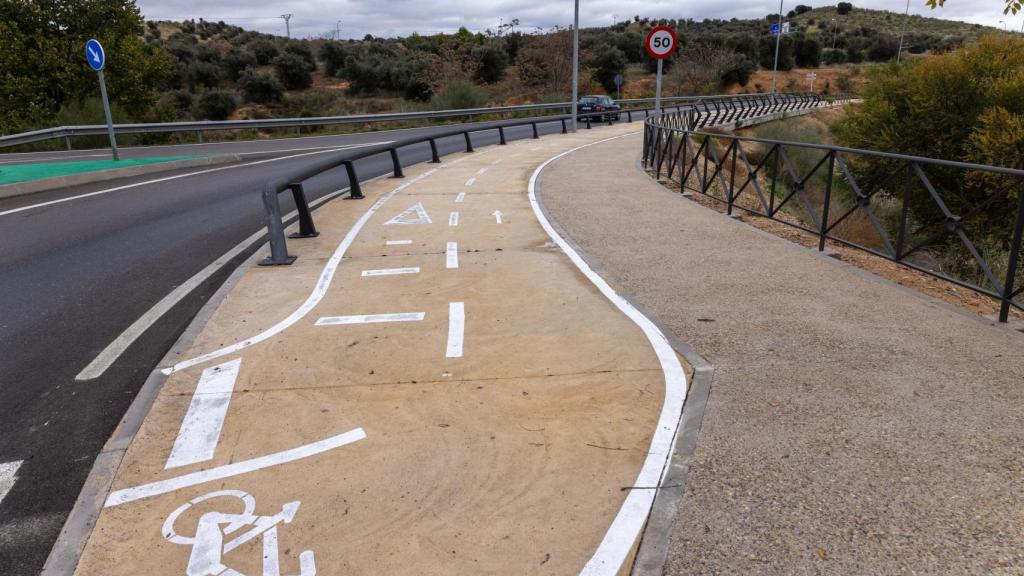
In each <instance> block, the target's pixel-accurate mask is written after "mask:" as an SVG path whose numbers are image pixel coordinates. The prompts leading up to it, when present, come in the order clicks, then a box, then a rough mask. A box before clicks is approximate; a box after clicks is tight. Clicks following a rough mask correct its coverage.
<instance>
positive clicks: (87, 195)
mask: <svg viewBox="0 0 1024 576" xmlns="http://www.w3.org/2000/svg"><path fill="white" fill-rule="evenodd" d="M388 143H389V142H373V144H388ZM369 145H370V144H359V145H353V146H342V147H338V148H327V149H325V150H318V151H316V152H305V153H303V154H292V155H291V156H281V157H280V158H268V159H266V160H255V161H253V162H246V163H244V164H235V165H234V166H221V167H219V168H207V169H205V170H198V171H196V172H188V173H186V174H176V175H174V176H164V177H163V178H156V179H153V180H145V181H143V182H135V183H134V184H125V185H123V186H115V187H113V188H107V189H105V190H97V191H95V192H87V193H85V194H77V195H75V196H69V197H67V198H58V199H57V200H50V201H48V202H40V203H39V204H30V205H28V206H22V207H21V208H12V209H11V210H5V211H3V212H0V216H7V215H8V214H16V213H18V212H24V211H25V210H32V209H33V208H43V207H45V206H52V205H54V204H62V203H64V202H71V201H72V200H81V199H82V198H90V197H92V196H100V195H102V194H109V193H111V192H119V191H121V190H127V189H129V188H137V187H139V186H146V185H147V184H159V183H160V182H168V181H170V180H178V179H179V178H188V177H189V176H200V175H202V174H210V173H212V172H220V171H222V170H234V169H236V168H247V167H249V166H256V165H258V164H266V163H268V162H279V161H281V160H290V159H292V158H301V157H303V156H311V155H314V154H323V153H325V152H334V151H337V150H346V149H349V148H359V147H362V146H369Z"/></svg>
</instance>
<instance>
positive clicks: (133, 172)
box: [0, 154, 242, 198]
mask: <svg viewBox="0 0 1024 576" xmlns="http://www.w3.org/2000/svg"><path fill="white" fill-rule="evenodd" d="M241 159H242V156H241V155H239V154H221V155H217V156H204V157H202V158H187V159H184V160H171V161H170V162H156V163H153V164H143V165H140V166H129V167H127V168H113V169H110V170H95V171H92V172H82V173H79V174H69V175H67V176H57V177H56V178H44V179H42V180H31V181H29V182H18V183H17V184H4V185H2V186H0V198H13V197H15V196H26V195H28V194H35V193H37V192H46V191H48V190H59V189H61V188H69V187H71V186H78V185H81V184H91V183H93V182H105V181H107V180H116V179H118V178H128V177H131V176H142V175H144V174H153V173H155V172H165V171H168V170H177V169H180V168H195V167H197V166H215V165H218V164H227V163H230V162H237V161H239V160H241Z"/></svg>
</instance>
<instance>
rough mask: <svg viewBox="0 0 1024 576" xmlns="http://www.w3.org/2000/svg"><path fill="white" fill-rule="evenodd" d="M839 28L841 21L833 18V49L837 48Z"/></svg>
mask: <svg viewBox="0 0 1024 576" xmlns="http://www.w3.org/2000/svg"><path fill="white" fill-rule="evenodd" d="M838 28H839V21H838V20H836V19H835V18H833V19H832V49H833V50H835V49H836V30H837V29H838Z"/></svg>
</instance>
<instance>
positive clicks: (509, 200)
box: [76, 124, 686, 576]
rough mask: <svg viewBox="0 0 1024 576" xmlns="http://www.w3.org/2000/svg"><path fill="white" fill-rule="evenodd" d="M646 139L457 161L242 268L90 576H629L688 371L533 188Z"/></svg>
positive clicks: (387, 187) (103, 537)
mask: <svg viewBox="0 0 1024 576" xmlns="http://www.w3.org/2000/svg"><path fill="white" fill-rule="evenodd" d="M639 128H640V125H639V124H633V125H620V126H618V127H615V128H607V129H602V130H594V131H581V132H579V133H577V134H574V135H567V136H555V137H549V138H545V139H543V140H541V141H536V140H532V141H530V140H528V141H523V142H518V143H514V144H511V145H509V146H507V147H491V148H488V149H485V150H478V151H477V152H476V153H474V154H467V155H461V156H459V157H449V158H447V159H445V162H444V163H443V164H441V165H430V164H424V165H418V166H415V167H412V168H409V169H407V170H406V178H404V179H397V180H396V179H382V180H378V181H376V182H374V183H372V184H369V185H365V186H364V187H363V191H364V193H365V194H366V195H367V200H365V201H363V202H333V203H330V204H328V205H326V206H325V207H324V208H322V209H321V210H320V211H319V212H318V213H317V215H316V220H317V227H318V228H319V229H320V230H321V232H322V233H321V235H320V236H319V237H318V238H315V239H309V240H303V241H297V240H293V241H290V243H289V250H290V251H291V252H292V253H293V254H295V255H297V256H298V261H297V262H296V263H295V264H293V265H292V266H288V267H275V268H261V267H255V266H250V267H248V268H247V269H246V270H245V272H244V274H242V275H241V276H240V278H239V280H238V282H237V283H236V284H235V285H234V286H233V287H232V288H231V291H230V293H229V294H228V295H227V297H226V298H225V299H224V301H223V302H222V303H221V304H220V305H219V307H218V308H217V309H216V311H215V312H214V313H213V314H212V315H211V317H210V318H209V319H208V321H206V323H205V325H204V327H203V328H202V330H201V332H200V333H199V335H198V337H197V338H196V340H195V342H194V343H193V345H192V347H191V349H189V350H188V351H187V352H186V353H185V354H182V355H181V357H180V358H176V359H174V363H173V364H171V365H169V366H166V367H165V369H164V373H166V374H168V379H167V380H166V382H165V383H164V384H163V386H162V388H161V390H160V392H159V395H158V396H157V398H156V399H155V402H154V403H153V406H152V408H151V410H150V412H149V414H148V416H147V417H146V418H145V421H144V423H143V425H142V427H141V429H140V430H139V433H138V434H137V436H136V437H135V439H134V441H133V442H132V444H131V446H130V447H129V449H128V450H127V452H126V454H125V456H124V459H123V461H122V462H121V464H120V466H119V468H118V470H117V473H116V477H115V479H114V482H113V485H112V487H111V492H110V494H109V496H108V497H107V499H106V505H105V507H104V508H103V510H102V512H101V513H100V514H99V518H98V521H97V522H96V525H95V528H94V530H93V531H92V535H91V537H90V538H89V540H88V543H87V546H86V548H85V551H84V554H83V556H82V559H81V562H80V564H79V565H78V570H77V572H76V573H77V574H80V575H104V576H106V575H116V574H140V573H152V574H180V573H188V574H222V573H223V574H236V573H243V574H259V573H263V574H278V573H279V572H278V571H280V573H287V574H296V573H298V574H302V575H304V576H312V574H315V573H320V574H471V573H473V574H476V573H480V574H483V573H486V574H493V573H502V574H535V573H537V574H540V573H544V574H567V573H586V574H618V573H620V571H623V570H628V562H629V558H630V556H631V554H632V551H633V549H634V546H635V544H636V542H637V538H638V536H639V534H640V531H641V530H642V528H643V524H644V520H645V518H646V515H647V511H648V509H649V507H650V503H651V501H652V500H653V496H654V490H652V489H651V488H652V487H654V486H656V485H657V484H658V483H659V481H660V479H661V475H662V473H663V470H664V466H665V462H666V458H667V456H668V454H669V452H670V447H671V444H672V441H673V438H674V434H675V427H676V425H677V422H678V419H679V414H680V410H681V408H682V402H683V398H684V397H685V390H686V378H685V374H684V372H683V369H682V366H681V363H680V360H679V358H677V357H676V355H675V353H674V352H673V351H672V350H671V348H670V347H669V346H668V344H667V341H666V340H665V338H664V337H663V336H661V335H660V333H659V332H658V331H657V329H656V328H654V326H653V325H651V324H650V323H649V322H646V320H645V319H644V318H643V317H642V316H640V315H639V313H637V312H636V311H635V310H634V309H633V308H632V307H631V306H630V305H629V304H628V303H626V302H625V301H624V300H622V299H621V298H618V297H617V296H616V295H615V294H614V293H612V292H611V291H610V290H608V289H607V286H606V285H604V283H603V281H601V280H600V278H598V277H596V276H594V275H593V273H592V272H590V271H589V269H588V268H586V266H585V265H584V264H582V263H580V262H578V261H575V260H573V259H571V255H572V253H571V248H568V247H567V246H566V245H563V244H561V243H560V240H559V239H558V238H557V235H556V234H555V233H554V232H553V230H552V229H550V227H547V228H545V226H547V225H546V224H545V221H544V220H543V216H542V215H541V214H540V211H539V208H537V207H536V206H535V205H534V204H532V203H531V199H530V196H529V195H528V191H529V190H530V187H531V185H532V184H531V183H532V180H531V177H532V176H533V175H534V174H535V171H537V170H538V167H539V166H542V165H543V163H544V162H545V161H546V160H547V159H549V158H552V157H553V156H556V155H558V154H560V153H563V152H565V151H567V150H570V149H573V148H575V147H579V146H584V145H588V144H591V143H593V142H595V141H598V140H601V139H604V138H609V137H617V136H623V135H629V134H634V133H637V131H638V129H639ZM628 140H629V141H633V140H635V138H633V137H629V138H628ZM559 161H561V160H559ZM553 165H557V162H556V163H555V164H553ZM563 250H565V251H563ZM566 252H568V253H569V256H567V253H566ZM261 570H262V572H261ZM234 571H237V572H234Z"/></svg>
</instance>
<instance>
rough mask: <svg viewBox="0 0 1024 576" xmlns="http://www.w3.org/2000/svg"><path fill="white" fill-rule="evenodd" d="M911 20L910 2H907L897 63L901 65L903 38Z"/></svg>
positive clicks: (908, 0)
mask: <svg viewBox="0 0 1024 576" xmlns="http://www.w3.org/2000/svg"><path fill="white" fill-rule="evenodd" d="M909 19H910V0H907V10H906V12H904V13H903V30H902V31H901V32H900V48H899V50H898V51H897V52H896V63H897V64H899V63H900V58H902V57H903V36H905V35H906V33H907V20H909Z"/></svg>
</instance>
